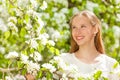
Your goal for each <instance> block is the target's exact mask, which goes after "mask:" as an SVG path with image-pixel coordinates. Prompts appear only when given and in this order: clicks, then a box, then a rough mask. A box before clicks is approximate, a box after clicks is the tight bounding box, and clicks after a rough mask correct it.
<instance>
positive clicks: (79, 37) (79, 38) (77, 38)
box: [76, 36, 84, 40]
mask: <svg viewBox="0 0 120 80" xmlns="http://www.w3.org/2000/svg"><path fill="white" fill-rule="evenodd" d="M83 38H84V36H77V37H76V40H82V39H83Z"/></svg>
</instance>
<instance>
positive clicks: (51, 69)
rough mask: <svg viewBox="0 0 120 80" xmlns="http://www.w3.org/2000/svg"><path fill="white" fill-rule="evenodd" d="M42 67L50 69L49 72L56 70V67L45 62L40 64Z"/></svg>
mask: <svg viewBox="0 0 120 80" xmlns="http://www.w3.org/2000/svg"><path fill="white" fill-rule="evenodd" d="M42 67H44V68H46V69H48V70H50V72H51V73H52V72H55V71H56V68H55V67H54V66H53V65H52V64H50V63H45V64H43V65H42Z"/></svg>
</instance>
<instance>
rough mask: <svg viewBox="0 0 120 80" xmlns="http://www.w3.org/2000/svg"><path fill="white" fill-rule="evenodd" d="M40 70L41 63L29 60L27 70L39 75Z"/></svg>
mask: <svg viewBox="0 0 120 80" xmlns="http://www.w3.org/2000/svg"><path fill="white" fill-rule="evenodd" d="M39 70H40V65H39V64H38V63H33V62H32V61H29V62H28V64H27V72H28V73H30V74H32V75H37V71H39Z"/></svg>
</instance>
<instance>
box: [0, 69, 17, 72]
mask: <svg viewBox="0 0 120 80" xmlns="http://www.w3.org/2000/svg"><path fill="white" fill-rule="evenodd" d="M15 70H18V68H7V69H4V68H0V72H10V71H15Z"/></svg>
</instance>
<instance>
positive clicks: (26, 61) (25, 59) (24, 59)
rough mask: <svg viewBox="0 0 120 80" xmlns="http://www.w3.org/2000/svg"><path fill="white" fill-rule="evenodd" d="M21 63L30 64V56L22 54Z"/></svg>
mask: <svg viewBox="0 0 120 80" xmlns="http://www.w3.org/2000/svg"><path fill="white" fill-rule="evenodd" d="M21 61H22V63H24V64H27V63H28V56H26V55H25V54H21Z"/></svg>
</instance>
